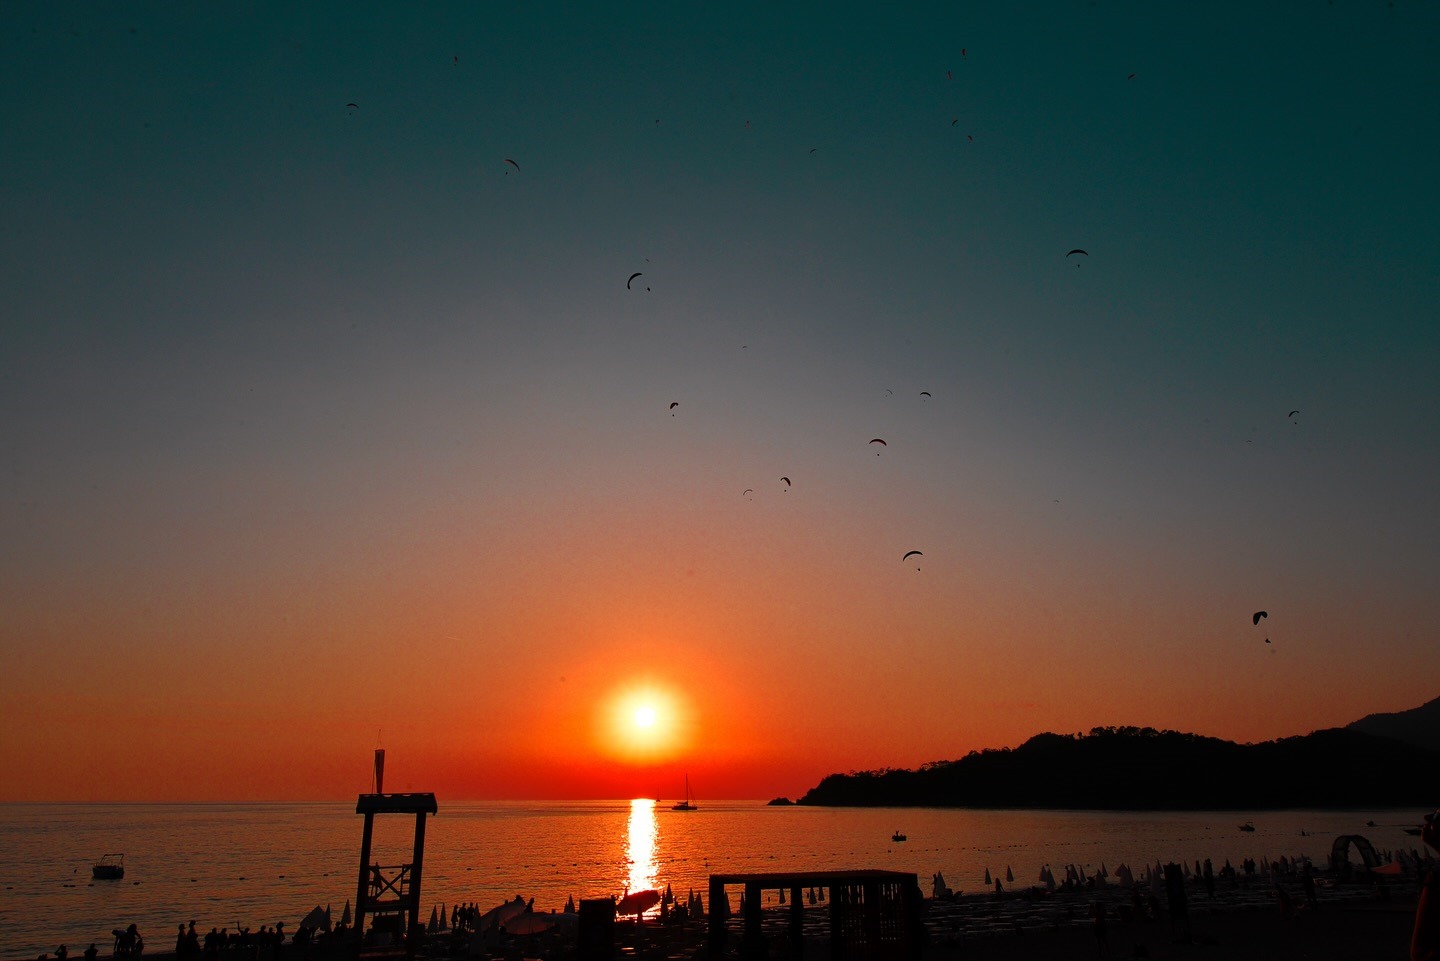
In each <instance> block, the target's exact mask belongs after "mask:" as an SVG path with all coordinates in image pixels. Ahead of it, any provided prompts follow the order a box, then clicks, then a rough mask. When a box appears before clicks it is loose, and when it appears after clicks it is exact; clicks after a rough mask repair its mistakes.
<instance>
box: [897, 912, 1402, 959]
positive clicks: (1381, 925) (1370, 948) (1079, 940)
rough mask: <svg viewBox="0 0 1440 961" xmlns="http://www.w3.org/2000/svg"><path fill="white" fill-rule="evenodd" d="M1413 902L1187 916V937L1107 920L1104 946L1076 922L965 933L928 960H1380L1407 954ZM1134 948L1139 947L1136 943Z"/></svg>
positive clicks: (1154, 925) (1156, 926)
mask: <svg viewBox="0 0 1440 961" xmlns="http://www.w3.org/2000/svg"><path fill="white" fill-rule="evenodd" d="M1414 921H1415V905H1414V903H1413V901H1412V902H1410V903H1409V904H1406V903H1403V902H1392V903H1390V904H1387V905H1384V906H1381V905H1376V906H1373V907H1358V906H1353V905H1347V906H1345V907H1341V908H1336V909H1334V910H1322V911H1317V912H1314V913H1302V914H1298V915H1296V916H1295V917H1292V918H1288V919H1287V918H1284V917H1281V915H1280V913H1279V912H1278V911H1275V912H1273V913H1272V912H1268V911H1267V912H1258V911H1233V912H1221V913H1217V914H1211V915H1198V916H1193V917H1192V918H1191V923H1190V929H1191V938H1190V940H1188V941H1186V940H1184V939H1183V938H1182V937H1180V936H1179V934H1178V933H1173V934H1172V932H1171V928H1170V923H1169V921H1168V920H1160V921H1146V922H1140V923H1134V924H1116V923H1114V922H1111V923H1110V924H1109V925H1108V926H1107V929H1106V930H1107V936H1106V941H1107V944H1106V949H1107V950H1106V951H1105V952H1104V953H1101V952H1100V950H1099V945H1098V944H1097V942H1096V939H1095V935H1094V932H1093V930H1092V929H1091V928H1090V927H1089V925H1087V924H1076V925H1073V926H1069V927H1064V928H1061V929H1059V930H1041V931H1028V932H1025V933H1022V934H1018V935H1017V934H1011V935H997V936H994V937H990V938H983V939H967V940H966V941H964V942H963V943H962V944H959V945H953V946H940V945H931V946H929V947H927V949H926V951H925V959H926V961H951V959H960V958H963V959H965V961H1000V959H1006V961H1043V959H1055V958H1063V959H1076V958H1095V957H1111V958H1139V957H1149V958H1154V959H1160V958H1190V959H1197V961H1198V959H1236V961H1251V959H1255V961H1259V959H1265V961H1275V959H1306V961H1382V959H1389V958H1393V959H1396V961H1405V959H1408V958H1409V957H1410V932H1411V929H1412V927H1413V926H1414ZM1137 949H1138V950H1137Z"/></svg>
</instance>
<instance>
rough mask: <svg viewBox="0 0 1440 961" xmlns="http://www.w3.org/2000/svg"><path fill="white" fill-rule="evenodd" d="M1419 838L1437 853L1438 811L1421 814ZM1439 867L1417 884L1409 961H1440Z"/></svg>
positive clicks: (1439, 845)
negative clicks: (1417, 891) (1418, 893)
mask: <svg viewBox="0 0 1440 961" xmlns="http://www.w3.org/2000/svg"><path fill="white" fill-rule="evenodd" d="M1420 839H1421V840H1422V841H1424V842H1425V843H1426V844H1428V845H1430V847H1431V848H1433V849H1434V850H1435V851H1436V852H1437V853H1440V811H1436V812H1434V813H1433V814H1427V815H1425V825H1424V827H1422V828H1421V829H1420ZM1437 886H1440V868H1431V869H1430V871H1429V872H1428V873H1427V874H1426V875H1425V880H1424V881H1422V882H1421V884H1420V900H1419V901H1417V902H1416V903H1415V931H1414V933H1413V934H1411V936H1410V961H1437V959H1440V890H1437Z"/></svg>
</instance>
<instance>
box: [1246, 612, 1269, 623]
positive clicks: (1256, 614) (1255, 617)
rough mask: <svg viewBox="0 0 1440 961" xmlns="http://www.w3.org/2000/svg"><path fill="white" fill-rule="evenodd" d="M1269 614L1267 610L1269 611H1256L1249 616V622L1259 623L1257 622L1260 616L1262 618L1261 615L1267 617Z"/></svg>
mask: <svg viewBox="0 0 1440 961" xmlns="http://www.w3.org/2000/svg"><path fill="white" fill-rule="evenodd" d="M1269 616H1270V612H1269V611H1256V612H1255V613H1254V614H1253V615H1251V617H1250V623H1251V624H1259V623H1260V618H1262V617H1269Z"/></svg>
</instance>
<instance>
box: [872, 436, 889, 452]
mask: <svg viewBox="0 0 1440 961" xmlns="http://www.w3.org/2000/svg"><path fill="white" fill-rule="evenodd" d="M870 443H872V444H879V445H880V446H881V447H889V446H890V445H889V444H887V443H885V442H884V441H883V440H881V439H880V438H878V437H876V438H874V439H873V440H871V441H870ZM875 456H876V457H879V456H880V452H879V451H878V450H877V451H876V452H875Z"/></svg>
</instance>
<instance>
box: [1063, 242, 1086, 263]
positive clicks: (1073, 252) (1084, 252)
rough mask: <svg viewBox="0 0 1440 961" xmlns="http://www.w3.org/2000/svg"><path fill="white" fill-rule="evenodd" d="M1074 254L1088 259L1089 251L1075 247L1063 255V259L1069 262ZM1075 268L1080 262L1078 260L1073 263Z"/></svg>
mask: <svg viewBox="0 0 1440 961" xmlns="http://www.w3.org/2000/svg"><path fill="white" fill-rule="evenodd" d="M1076 254H1079V255H1080V256H1082V257H1089V256H1090V252H1089V251H1086V250H1081V249H1080V248H1079V247H1076V248H1075V249H1074V250H1072V251H1070V252H1069V253H1068V254H1066V255H1065V259H1066V260H1069V259H1070V258H1071V257H1073V256H1075V255H1076ZM1075 266H1076V267H1079V266H1080V261H1078V260H1077V261H1075Z"/></svg>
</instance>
